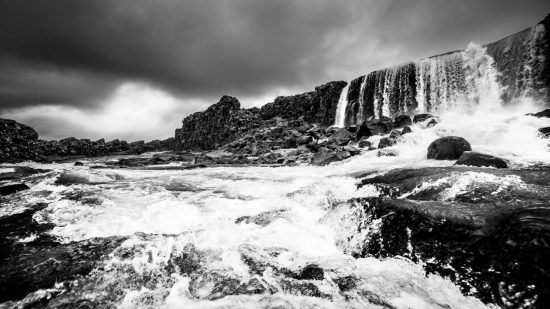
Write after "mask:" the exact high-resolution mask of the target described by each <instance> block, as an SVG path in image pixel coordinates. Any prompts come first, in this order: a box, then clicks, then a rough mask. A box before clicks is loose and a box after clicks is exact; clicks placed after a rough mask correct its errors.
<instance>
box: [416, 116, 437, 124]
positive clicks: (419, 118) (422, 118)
mask: <svg viewBox="0 0 550 309" xmlns="http://www.w3.org/2000/svg"><path fill="white" fill-rule="evenodd" d="M430 118H433V116H432V115H430V114H416V115H414V117H413V123H418V122H424V121H426V120H428V119H430Z"/></svg>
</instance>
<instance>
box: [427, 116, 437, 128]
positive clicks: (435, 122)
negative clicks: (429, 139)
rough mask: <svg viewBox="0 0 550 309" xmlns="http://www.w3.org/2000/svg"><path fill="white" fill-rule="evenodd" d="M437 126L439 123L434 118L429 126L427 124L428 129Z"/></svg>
mask: <svg viewBox="0 0 550 309" xmlns="http://www.w3.org/2000/svg"><path fill="white" fill-rule="evenodd" d="M436 124H437V121H436V120H435V119H433V118H432V119H431V120H430V121H428V124H426V128H431V127H433V126H435V125H436Z"/></svg>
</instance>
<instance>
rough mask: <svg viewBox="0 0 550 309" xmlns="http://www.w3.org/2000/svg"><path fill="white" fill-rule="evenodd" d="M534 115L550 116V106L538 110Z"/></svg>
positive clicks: (539, 116) (540, 116)
mask: <svg viewBox="0 0 550 309" xmlns="http://www.w3.org/2000/svg"><path fill="white" fill-rule="evenodd" d="M532 115H533V116H535V117H537V118H550V108H547V109H545V110H543V111H541V112H538V113H536V114H532Z"/></svg>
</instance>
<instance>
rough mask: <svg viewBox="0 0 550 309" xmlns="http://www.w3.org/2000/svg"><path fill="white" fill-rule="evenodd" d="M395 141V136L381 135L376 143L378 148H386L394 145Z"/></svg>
mask: <svg viewBox="0 0 550 309" xmlns="http://www.w3.org/2000/svg"><path fill="white" fill-rule="evenodd" d="M395 143H397V141H396V140H395V138H392V137H383V138H381V139H380V142H379V143H378V149H382V148H386V147H390V146H393V145H395Z"/></svg>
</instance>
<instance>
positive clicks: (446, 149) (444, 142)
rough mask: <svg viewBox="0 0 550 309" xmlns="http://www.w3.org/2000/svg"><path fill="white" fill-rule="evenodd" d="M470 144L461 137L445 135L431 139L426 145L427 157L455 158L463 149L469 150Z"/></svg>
mask: <svg viewBox="0 0 550 309" xmlns="http://www.w3.org/2000/svg"><path fill="white" fill-rule="evenodd" d="M471 150H472V146H470V143H468V141H467V140H465V139H464V138H462V137H458V136H446V137H441V138H438V139H436V140H435V141H433V142H432V143H431V144H430V146H428V156H427V157H428V159H435V160H456V159H458V158H459V157H460V156H461V155H462V153H464V151H471Z"/></svg>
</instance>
